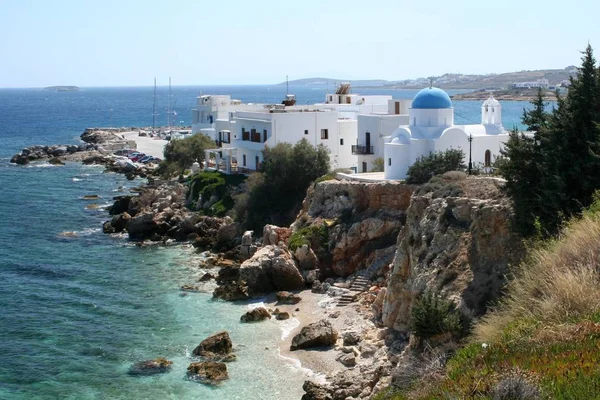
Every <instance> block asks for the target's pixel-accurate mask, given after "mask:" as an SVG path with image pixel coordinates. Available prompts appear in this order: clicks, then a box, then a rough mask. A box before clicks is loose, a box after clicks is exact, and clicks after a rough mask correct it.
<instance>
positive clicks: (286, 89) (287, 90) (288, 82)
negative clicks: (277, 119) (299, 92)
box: [285, 75, 290, 96]
mask: <svg viewBox="0 0 600 400" xmlns="http://www.w3.org/2000/svg"><path fill="white" fill-rule="evenodd" d="M288 94H290V81H289V79H288V76H287V75H286V76H285V95H286V96H287V95H288Z"/></svg>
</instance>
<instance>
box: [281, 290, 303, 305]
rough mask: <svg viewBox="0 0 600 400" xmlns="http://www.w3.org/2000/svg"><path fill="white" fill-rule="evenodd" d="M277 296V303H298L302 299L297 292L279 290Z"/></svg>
mask: <svg viewBox="0 0 600 400" xmlns="http://www.w3.org/2000/svg"><path fill="white" fill-rule="evenodd" d="M275 297H276V298H277V304H298V303H300V301H301V300H302V297H300V296H298V295H297V294H294V293H290V292H285V291H281V292H277V293H276V294H275Z"/></svg>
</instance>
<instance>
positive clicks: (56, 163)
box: [48, 157, 65, 165]
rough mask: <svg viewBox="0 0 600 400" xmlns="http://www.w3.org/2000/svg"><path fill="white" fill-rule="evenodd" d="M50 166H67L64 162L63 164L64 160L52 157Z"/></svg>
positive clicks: (49, 161) (49, 162)
mask: <svg viewBox="0 0 600 400" xmlns="http://www.w3.org/2000/svg"><path fill="white" fill-rule="evenodd" d="M48 164H52V165H65V163H64V162H62V160H61V159H60V158H58V157H52V158H50V159H49V160H48Z"/></svg>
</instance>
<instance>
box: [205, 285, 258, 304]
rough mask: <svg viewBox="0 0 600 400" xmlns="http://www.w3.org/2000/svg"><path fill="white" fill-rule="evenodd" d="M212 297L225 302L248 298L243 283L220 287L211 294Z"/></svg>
mask: <svg viewBox="0 0 600 400" xmlns="http://www.w3.org/2000/svg"><path fill="white" fill-rule="evenodd" d="M213 297H215V298H217V299H222V300H226V301H237V300H247V299H248V298H250V295H249V294H248V287H247V286H246V285H245V284H244V282H243V281H237V282H229V283H225V284H222V285H220V286H219V287H217V288H216V289H215V290H214V292H213Z"/></svg>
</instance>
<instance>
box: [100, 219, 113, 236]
mask: <svg viewBox="0 0 600 400" xmlns="http://www.w3.org/2000/svg"><path fill="white" fill-rule="evenodd" d="M102 232H104V233H115V228H114V227H113V226H112V223H111V221H106V222H105V223H104V224H103V225H102Z"/></svg>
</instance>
